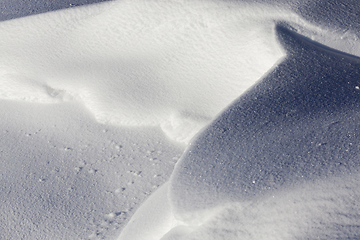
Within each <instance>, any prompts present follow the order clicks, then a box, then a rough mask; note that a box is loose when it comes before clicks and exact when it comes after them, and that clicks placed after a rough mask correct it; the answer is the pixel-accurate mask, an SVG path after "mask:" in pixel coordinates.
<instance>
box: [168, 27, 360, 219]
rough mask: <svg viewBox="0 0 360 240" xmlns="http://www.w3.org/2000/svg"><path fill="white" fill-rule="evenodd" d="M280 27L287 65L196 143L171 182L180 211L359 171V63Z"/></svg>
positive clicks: (282, 65) (353, 58)
mask: <svg viewBox="0 0 360 240" xmlns="http://www.w3.org/2000/svg"><path fill="white" fill-rule="evenodd" d="M276 29H277V33H278V36H279V41H280V42H281V43H282V45H283V46H284V48H285V49H286V50H287V53H288V54H287V57H286V59H284V60H283V62H282V63H280V64H279V65H278V66H277V67H276V68H274V69H273V71H272V72H271V73H269V74H268V75H267V76H266V77H264V78H263V79H262V80H261V81H260V82H259V83H258V84H256V85H255V86H254V87H252V88H251V89H250V90H249V91H247V92H246V93H245V94H243V95H242V96H241V97H240V98H239V99H237V100H236V101H235V102H233V103H232V104H231V106H230V107H229V108H227V109H226V110H225V111H224V112H223V113H222V114H221V115H220V116H219V117H218V118H217V119H216V120H215V121H214V122H213V123H212V124H211V125H209V126H208V127H207V128H206V130H204V131H203V132H202V133H201V134H200V135H199V136H198V137H197V138H196V139H195V140H194V141H193V142H192V143H191V146H190V147H189V148H188V150H187V151H186V153H185V154H184V155H183V157H182V159H181V160H180V161H179V162H178V163H177V165H176V167H175V169H174V172H173V174H172V178H171V199H172V203H173V206H174V209H175V211H176V212H179V213H184V212H187V211H190V212H191V211H195V210H201V209H206V208H209V207H213V206H216V205H218V204H222V203H226V202H232V201H248V200H251V199H253V198H254V197H258V196H259V195H268V194H272V192H273V191H275V190H277V189H279V188H280V189H281V188H283V187H285V186H286V187H288V186H292V185H294V184H295V185H296V184H299V183H301V182H306V181H312V180H316V179H323V178H325V177H327V176H333V175H338V174H350V173H351V172H352V171H353V170H354V171H355V170H356V169H358V168H359V167H360V163H359V161H358V160H356V159H358V157H359V153H360V151H359V150H360V149H359V144H360V139H359V137H358V135H357V134H356V133H357V129H358V128H359V122H360V117H359V115H358V112H359V110H360V107H359V106H360V81H359V79H360V71H359V69H360V60H359V58H357V57H354V56H350V55H347V54H344V53H341V52H338V51H335V50H331V49H330V48H327V47H325V46H321V45H320V44H318V43H316V42H312V41H311V40H309V39H307V38H305V37H302V36H301V35H299V34H297V33H295V32H293V31H290V30H288V29H287V28H286V27H284V26H282V25H278V26H277V27H276ZM205 199H206V201H205ZM204 201H205V202H204ZM205 203H206V204H205Z"/></svg>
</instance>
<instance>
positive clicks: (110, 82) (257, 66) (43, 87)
mask: <svg viewBox="0 0 360 240" xmlns="http://www.w3.org/2000/svg"><path fill="white" fill-rule="evenodd" d="M274 21H287V22H290V23H292V24H294V25H299V26H306V28H305V29H308V30H309V34H313V33H315V32H320V30H319V29H318V28H316V27H315V26H313V25H311V24H309V23H307V22H306V21H305V20H304V19H302V18H301V17H299V16H298V15H297V14H295V13H293V12H292V11H290V10H289V9H288V8H284V9H282V8H280V7H272V6H268V5H266V4H262V5H261V4H246V3H242V2H221V1H190V2H189V1H184V2H182V1H176V0H172V1H144V0H135V1H129V0H126V1H114V2H107V3H102V4H97V5H93V6H86V7H81V8H74V9H67V10H62V11H57V12H51V13H45V14H40V15H34V16H29V17H26V18H21V19H15V20H10V21H5V22H2V23H1V24H0V34H1V36H3V37H2V39H1V40H0V52H1V59H0V83H1V85H2V88H1V89H0V98H2V99H12V100H25V101H34V102H40V103H56V102H59V101H60V102H61V101H67V100H71V99H77V100H79V101H81V102H83V103H84V104H85V106H86V107H87V108H88V109H89V110H91V112H92V113H93V114H94V115H95V117H96V119H97V120H98V121H99V122H101V123H112V124H115V125H122V126H140V125H160V126H161V127H162V129H163V131H164V132H165V133H166V134H167V135H168V136H170V137H171V138H172V139H175V140H178V141H182V142H188V141H189V140H190V139H191V138H192V136H194V135H195V134H196V133H197V132H198V131H199V130H200V129H201V128H202V127H203V126H205V125H206V124H207V123H209V122H210V121H211V120H212V119H213V118H214V117H215V116H216V115H217V114H218V113H219V112H220V111H221V110H222V109H224V108H225V107H226V106H227V105H228V104H229V103H230V102H232V101H233V100H234V99H236V98H237V97H238V96H239V95H240V94H241V93H242V92H244V91H245V90H246V89H247V88H248V87H249V86H251V85H253V84H254V82H255V81H256V80H257V79H259V78H260V77H261V76H262V75H263V74H264V73H265V72H267V71H268V70H269V69H270V68H271V67H272V66H273V65H274V64H275V63H276V62H277V61H278V60H279V59H280V58H281V57H283V55H284V52H283V50H282V49H281V46H280V45H279V44H278V42H277V41H276V37H275V34H274V31H273V25H274ZM321 36H322V35H321ZM321 36H320V38H321ZM321 39H323V40H324V39H326V38H324V37H322V38H321Z"/></svg>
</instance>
